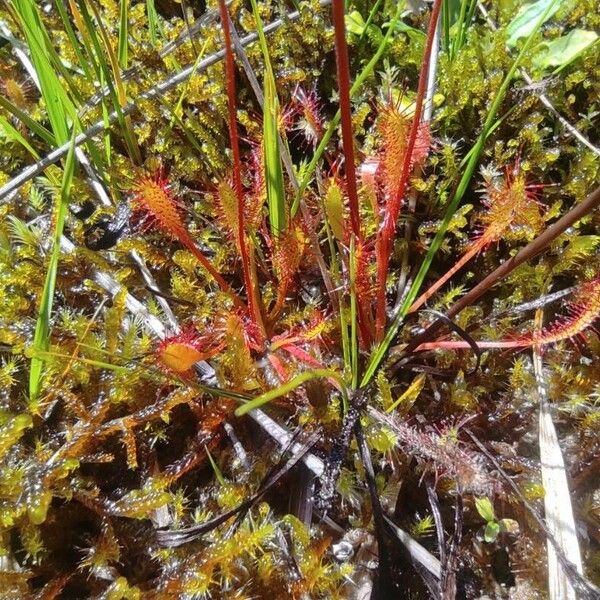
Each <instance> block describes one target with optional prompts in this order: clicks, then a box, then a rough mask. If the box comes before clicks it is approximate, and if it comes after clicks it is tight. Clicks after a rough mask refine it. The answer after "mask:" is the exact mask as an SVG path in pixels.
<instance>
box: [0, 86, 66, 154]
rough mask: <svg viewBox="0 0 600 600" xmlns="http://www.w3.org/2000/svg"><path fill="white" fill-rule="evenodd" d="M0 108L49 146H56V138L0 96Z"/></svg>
mask: <svg viewBox="0 0 600 600" xmlns="http://www.w3.org/2000/svg"><path fill="white" fill-rule="evenodd" d="M0 107H1V108H3V109H4V110H6V111H8V112H9V113H10V114H11V115H13V116H14V117H16V118H17V119H19V121H21V123H23V124H24V125H25V126H26V127H27V129H29V131H31V132H32V133H34V134H35V135H37V136H38V137H39V138H41V139H42V140H44V142H46V143H47V144H48V145H49V146H55V145H56V138H55V137H54V136H53V135H52V133H51V132H50V131H48V130H47V129H46V128H45V127H44V126H43V125H40V124H39V123H38V122H37V121H34V120H33V119H32V118H31V117H30V116H29V115H28V114H27V113H25V112H23V111H22V110H21V109H20V108H19V107H18V106H16V105H14V104H13V103H12V102H11V101H10V100H8V98H5V97H4V96H0Z"/></svg>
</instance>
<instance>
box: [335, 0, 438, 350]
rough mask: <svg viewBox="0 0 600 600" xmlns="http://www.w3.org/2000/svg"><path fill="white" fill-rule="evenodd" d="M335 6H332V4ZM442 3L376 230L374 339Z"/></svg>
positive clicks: (431, 23)
mask: <svg viewBox="0 0 600 600" xmlns="http://www.w3.org/2000/svg"><path fill="white" fill-rule="evenodd" d="M334 4H335V3H334ZM441 7H442V0H435V1H434V3H433V8H432V10H431V17H430V19H429V28H428V30H427V43H426V44H425V53H424V55H423V64H422V66H421V73H420V74H419V86H418V88H417V98H416V101H415V114H414V116H413V121H412V125H411V129H410V135H409V138H408V144H407V146H406V154H405V155H404V163H403V165H402V174H401V176H400V182H399V184H398V189H397V192H396V194H394V196H392V197H391V198H390V199H389V201H388V203H387V206H386V208H385V215H384V220H383V225H382V227H381V230H380V231H379V235H378V238H377V243H376V252H377V287H378V289H377V313H376V314H377V317H376V334H377V339H381V338H382V337H383V330H384V327H385V317H386V315H385V289H386V281H387V274H388V268H389V262H390V246H391V244H392V239H393V237H394V233H395V231H396V221H397V220H398V215H399V214H400V204H401V202H402V199H403V198H404V194H405V192H406V187H407V185H408V178H409V176H410V172H411V165H412V164H413V153H414V149H415V145H416V142H417V136H418V134H419V129H420V127H421V113H422V111H423V101H424V98H425V91H426V88H427V77H428V74H429V62H430V60H431V52H432V49H433V40H434V37H435V29H436V27H437V22H438V17H439V14H440V9H441Z"/></svg>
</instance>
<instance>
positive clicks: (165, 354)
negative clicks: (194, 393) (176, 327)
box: [155, 328, 224, 374]
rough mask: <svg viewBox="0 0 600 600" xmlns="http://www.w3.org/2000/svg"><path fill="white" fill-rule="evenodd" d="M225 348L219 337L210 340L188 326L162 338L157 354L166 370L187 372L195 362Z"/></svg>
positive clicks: (179, 372) (180, 372) (178, 372)
mask: <svg viewBox="0 0 600 600" xmlns="http://www.w3.org/2000/svg"><path fill="white" fill-rule="evenodd" d="M219 337H220V336H219ZM223 348H224V344H223V342H222V341H221V340H220V339H219V338H216V339H213V340H210V339H208V337H207V336H201V335H200V334H199V333H198V332H197V331H196V330H194V329H192V328H186V329H184V330H183V331H181V332H180V333H178V334H176V335H173V336H170V337H167V338H165V339H164V340H162V342H161V343H160V344H159V345H158V347H157V348H156V353H155V354H156V357H157V359H158V361H159V362H160V364H161V365H162V366H163V367H164V369H165V370H167V371H171V372H173V373H177V374H186V373H189V372H190V370H191V368H192V367H193V366H194V364H195V363H197V362H199V361H201V360H206V359H207V358H211V357H212V356H215V355H216V354H218V353H219V352H221V351H222V350H223Z"/></svg>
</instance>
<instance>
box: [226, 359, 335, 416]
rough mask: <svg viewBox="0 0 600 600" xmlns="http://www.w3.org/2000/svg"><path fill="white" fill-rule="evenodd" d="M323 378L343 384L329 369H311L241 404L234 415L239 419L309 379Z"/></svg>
mask: <svg viewBox="0 0 600 600" xmlns="http://www.w3.org/2000/svg"><path fill="white" fill-rule="evenodd" d="M324 378H328V379H329V378H331V379H335V380H336V381H338V382H339V383H340V384H343V382H342V379H341V378H340V375H339V374H338V373H336V372H335V371H330V370H329V369H313V370H310V371H303V372H302V373H300V374H299V375H296V377H294V378H293V379H290V380H289V381H288V382H286V383H284V384H282V385H280V386H279V387H277V388H275V389H274V390H269V391H268V392H265V393H264V394H261V395H260V396H257V397H256V398H254V399H253V400H250V401H249V402H246V404H242V406H240V407H238V408H236V409H235V415H236V417H241V416H242V415H245V414H246V413H248V412H250V411H251V410H254V409H255V408H259V407H261V406H262V405H263V404H267V403H268V402H271V401H272V400H275V399H276V398H281V396H285V395H286V394H289V393H290V392H293V391H294V390H295V389H296V388H297V387H300V386H301V385H302V384H303V383H306V382H307V381H310V380H311V379H324Z"/></svg>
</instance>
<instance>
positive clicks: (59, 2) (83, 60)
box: [54, 0, 94, 81]
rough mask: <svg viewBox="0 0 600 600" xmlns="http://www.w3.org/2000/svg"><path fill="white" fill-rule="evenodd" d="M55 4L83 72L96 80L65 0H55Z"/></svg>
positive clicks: (89, 78) (90, 78)
mask: <svg viewBox="0 0 600 600" xmlns="http://www.w3.org/2000/svg"><path fill="white" fill-rule="evenodd" d="M54 6H56V9H57V10H58V14H59V15H60V18H61V21H62V23H63V25H64V28H65V33H66V34H67V37H68V38H69V43H70V44H71V48H72V50H73V51H74V52H75V55H76V56H77V60H78V66H80V67H81V68H82V69H83V72H84V73H85V76H86V77H87V79H88V80H91V81H94V76H93V68H92V67H91V66H90V63H89V59H88V57H86V56H85V55H84V53H83V51H82V50H81V44H80V43H79V40H78V39H77V36H76V35H75V31H74V29H73V26H72V25H71V19H69V15H68V14H67V11H66V8H65V5H64V2H63V0H54Z"/></svg>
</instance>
